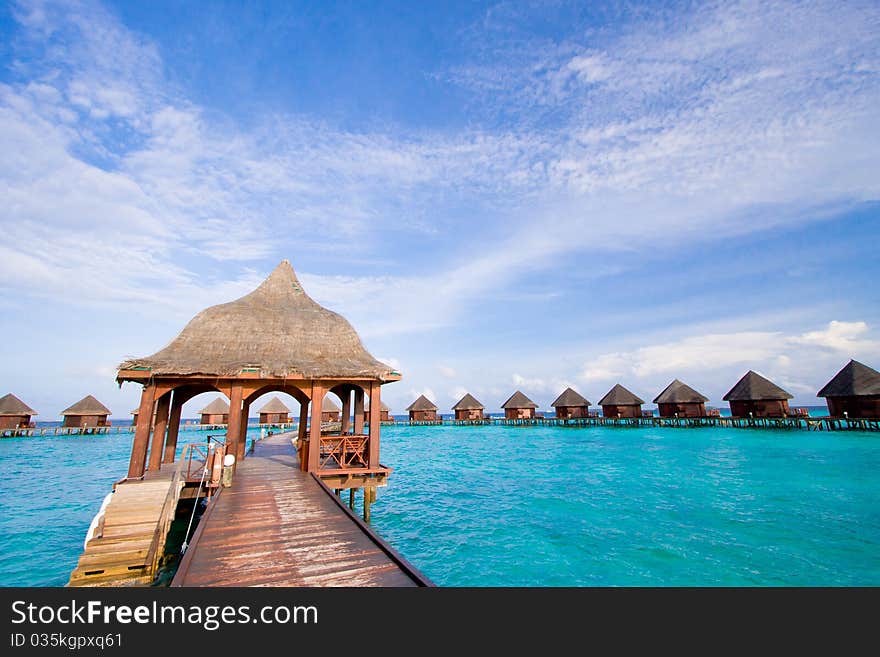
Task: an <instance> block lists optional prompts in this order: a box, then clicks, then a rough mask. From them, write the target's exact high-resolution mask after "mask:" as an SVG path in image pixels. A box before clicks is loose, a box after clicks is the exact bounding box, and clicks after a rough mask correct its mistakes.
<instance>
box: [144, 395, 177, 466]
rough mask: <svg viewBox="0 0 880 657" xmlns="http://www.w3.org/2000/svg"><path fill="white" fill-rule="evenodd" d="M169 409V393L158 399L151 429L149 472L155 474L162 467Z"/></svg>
mask: <svg viewBox="0 0 880 657" xmlns="http://www.w3.org/2000/svg"><path fill="white" fill-rule="evenodd" d="M170 408H171V392H170V391H169V392H166V393H165V394H164V395H162V396H161V397H159V403H158V404H156V426H154V427H153V444H152V445H151V446H150V463H149V467H148V468H147V469H148V470H149V471H150V472H157V471H158V470H159V468H160V467H162V457H163V456H164V449H165V431H166V429H167V428H168V410H169V409H170Z"/></svg>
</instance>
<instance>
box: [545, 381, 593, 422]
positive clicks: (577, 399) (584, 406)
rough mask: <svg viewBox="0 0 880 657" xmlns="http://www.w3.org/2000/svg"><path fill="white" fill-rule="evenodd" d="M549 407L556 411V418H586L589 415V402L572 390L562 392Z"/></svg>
mask: <svg viewBox="0 0 880 657" xmlns="http://www.w3.org/2000/svg"><path fill="white" fill-rule="evenodd" d="M550 406H552V407H553V408H555V409H556V417H558V418H578V417H587V416H588V415H589V414H590V400H589V399H587V398H586V397H584V396H583V395H582V394H580V393H579V392H578V391H576V390H574V389H572V388H566V389H565V390H563V391H562V394H560V395H559V396H558V397H557V398H556V400H555V401H554V402H553V403H552V404H550Z"/></svg>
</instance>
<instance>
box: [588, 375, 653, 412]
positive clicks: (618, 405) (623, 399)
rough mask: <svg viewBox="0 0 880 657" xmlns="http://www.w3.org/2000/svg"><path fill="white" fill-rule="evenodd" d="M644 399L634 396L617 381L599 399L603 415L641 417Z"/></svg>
mask: <svg viewBox="0 0 880 657" xmlns="http://www.w3.org/2000/svg"><path fill="white" fill-rule="evenodd" d="M644 403H645V400H644V399H642V398H641V397H638V396H636V395H635V394H633V393H632V392H630V391H629V390H627V389H626V388H624V387H623V386H622V385H620V384H619V383H617V384H615V386H614V387H613V388H611V390H609V391H608V393H607V394H606V395H605V396H604V397H602V399H600V400H599V406H601V407H602V415H604V416H605V417H642V404H644Z"/></svg>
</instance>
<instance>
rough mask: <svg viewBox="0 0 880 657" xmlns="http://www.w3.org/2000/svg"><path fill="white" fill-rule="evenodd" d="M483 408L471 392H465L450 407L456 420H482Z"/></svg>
mask: <svg viewBox="0 0 880 657" xmlns="http://www.w3.org/2000/svg"><path fill="white" fill-rule="evenodd" d="M484 409H485V407H484V406H483V405H482V404H481V403H480V402H478V401H477V399H476V398H475V397H474V396H473V395H472V394H471V393H467V394H466V395H465V396H464V397H462V398H461V399H459V400H458V402H456V404H455V406H453V407H452V410H453V411H454V412H455V419H456V420H482V419H483V411H484Z"/></svg>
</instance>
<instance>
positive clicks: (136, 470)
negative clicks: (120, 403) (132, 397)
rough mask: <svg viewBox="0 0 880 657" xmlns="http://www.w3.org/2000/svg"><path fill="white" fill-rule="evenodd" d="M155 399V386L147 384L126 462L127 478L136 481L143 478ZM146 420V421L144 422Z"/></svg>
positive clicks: (142, 394)
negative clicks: (129, 456)
mask: <svg viewBox="0 0 880 657" xmlns="http://www.w3.org/2000/svg"><path fill="white" fill-rule="evenodd" d="M155 397H156V385H155V384H153V383H148V384H146V385H145V386H144V390H143V392H142V393H141V405H140V406H139V407H138V423H137V427H136V428H135V431H134V441H133V442H132V445H131V460H130V461H129V462H128V478H129V479H138V478H140V477H143V476H144V466H145V465H146V463H147V448H148V447H149V442H150V425H151V424H152V423H153V422H152V420H153V401H154V399H155ZM144 418H146V420H144Z"/></svg>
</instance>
